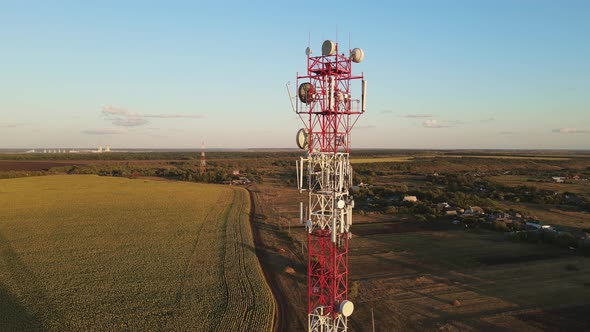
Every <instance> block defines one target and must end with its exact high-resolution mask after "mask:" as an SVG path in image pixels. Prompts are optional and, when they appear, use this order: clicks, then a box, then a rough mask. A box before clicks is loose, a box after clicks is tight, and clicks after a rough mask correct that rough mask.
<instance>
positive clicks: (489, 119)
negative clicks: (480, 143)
mask: <svg viewBox="0 0 590 332" xmlns="http://www.w3.org/2000/svg"><path fill="white" fill-rule="evenodd" d="M494 121H496V119H494V118H493V117H490V118H487V119H483V120H481V122H484V123H485V122H494Z"/></svg>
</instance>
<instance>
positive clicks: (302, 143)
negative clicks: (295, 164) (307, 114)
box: [295, 128, 309, 150]
mask: <svg viewBox="0 0 590 332" xmlns="http://www.w3.org/2000/svg"><path fill="white" fill-rule="evenodd" d="M308 136H309V133H308V131H307V129H305V128H301V129H299V131H297V136H296V138H295V140H296V142H297V146H298V147H299V148H300V149H302V150H305V149H307V148H308V147H309V139H308Z"/></svg>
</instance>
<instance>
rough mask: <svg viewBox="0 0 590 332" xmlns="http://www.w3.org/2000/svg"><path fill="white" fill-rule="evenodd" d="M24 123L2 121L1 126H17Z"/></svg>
mask: <svg viewBox="0 0 590 332" xmlns="http://www.w3.org/2000/svg"><path fill="white" fill-rule="evenodd" d="M24 125H25V124H24V123H15V122H0V128H16V127H20V126H24Z"/></svg>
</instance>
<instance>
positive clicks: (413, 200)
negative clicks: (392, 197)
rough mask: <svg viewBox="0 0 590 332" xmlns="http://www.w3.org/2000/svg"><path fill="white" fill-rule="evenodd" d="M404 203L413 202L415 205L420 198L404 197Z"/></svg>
mask: <svg viewBox="0 0 590 332" xmlns="http://www.w3.org/2000/svg"><path fill="white" fill-rule="evenodd" d="M403 201H404V202H412V203H415V202H417V201H418V198H417V197H416V196H404V200H403Z"/></svg>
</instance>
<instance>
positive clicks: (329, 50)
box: [322, 40, 336, 55]
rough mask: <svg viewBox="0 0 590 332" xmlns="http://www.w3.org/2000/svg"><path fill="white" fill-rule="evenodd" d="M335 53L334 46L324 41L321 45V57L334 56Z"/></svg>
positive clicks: (329, 41) (332, 43) (328, 41)
mask: <svg viewBox="0 0 590 332" xmlns="http://www.w3.org/2000/svg"><path fill="white" fill-rule="evenodd" d="M334 53H336V44H335V43H334V42H333V41H331V40H326V41H325V42H324V43H323V44H322V55H334Z"/></svg>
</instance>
